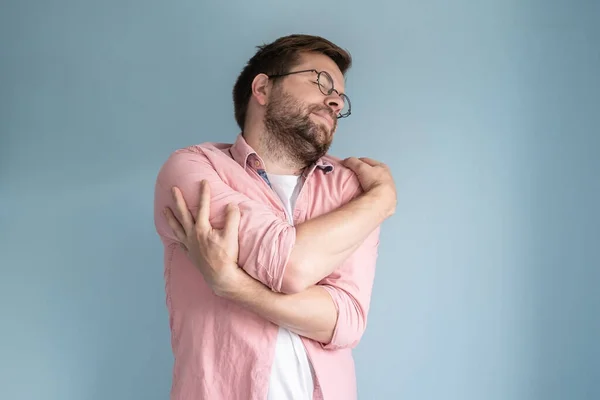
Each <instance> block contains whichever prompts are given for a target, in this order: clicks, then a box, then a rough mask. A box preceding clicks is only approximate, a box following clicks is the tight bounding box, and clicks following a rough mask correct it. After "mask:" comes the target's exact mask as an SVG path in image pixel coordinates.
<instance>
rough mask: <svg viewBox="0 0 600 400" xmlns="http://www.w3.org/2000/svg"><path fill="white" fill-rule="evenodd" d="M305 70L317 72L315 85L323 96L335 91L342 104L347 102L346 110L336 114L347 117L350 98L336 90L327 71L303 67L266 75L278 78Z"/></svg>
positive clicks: (350, 104)
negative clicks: (326, 84)
mask: <svg viewBox="0 0 600 400" xmlns="http://www.w3.org/2000/svg"><path fill="white" fill-rule="evenodd" d="M305 72H314V73H316V74H317V82H316V83H317V86H318V87H319V91H320V92H321V93H323V94H324V95H325V96H331V93H333V92H335V93H336V94H337V95H338V96H339V97H340V98H341V99H342V101H343V102H344V104H348V111H346V112H345V113H344V114H338V115H337V117H338V119H339V118H347V117H349V116H350V114H351V112H352V103H350V98H349V97H348V96H346V94H344V93H340V92H338V91H337V89H335V87H334V86H333V78H332V77H331V75H329V73H328V72H326V71H317V70H316V69H303V70H301V71H292V72H286V73H283V74H273V75H267V76H268V77H269V78H280V77H284V76H288V75H294V74H301V73H305ZM322 78H323V79H325V81H326V82H329V83H330V84H331V88H330V89H326V88H327V86H325V85H323V84H322V83H321V82H322V81H321V79H322Z"/></svg>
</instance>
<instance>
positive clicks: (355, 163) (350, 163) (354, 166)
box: [343, 157, 365, 173]
mask: <svg viewBox="0 0 600 400" xmlns="http://www.w3.org/2000/svg"><path fill="white" fill-rule="evenodd" d="M343 164H344V166H346V167H348V168H350V169H351V170H352V171H354V172H357V173H358V172H359V170H360V169H361V168H363V167H364V164H365V163H364V162H363V161H362V160H360V159H359V158H356V157H348V158H346V159H345V160H344V161H343Z"/></svg>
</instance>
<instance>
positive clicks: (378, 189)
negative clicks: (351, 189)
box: [366, 185, 396, 221]
mask: <svg viewBox="0 0 600 400" xmlns="http://www.w3.org/2000/svg"><path fill="white" fill-rule="evenodd" d="M366 195H367V196H370V199H371V200H372V201H373V202H374V203H375V204H376V209H377V210H378V211H380V217H381V220H382V221H383V220H385V219H386V218H388V217H390V216H392V215H393V214H394V212H395V211H396V194H395V192H394V191H393V190H391V189H390V188H389V187H387V186H386V185H378V186H375V187H373V188H372V189H371V190H369V191H368V192H367V193H366Z"/></svg>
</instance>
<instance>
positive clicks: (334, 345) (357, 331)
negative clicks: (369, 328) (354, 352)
mask: <svg viewBox="0 0 600 400" xmlns="http://www.w3.org/2000/svg"><path fill="white" fill-rule="evenodd" d="M364 331H365V329H364V327H363V326H361V327H358V326H355V327H349V328H348V329H346V331H345V332H344V333H342V334H340V335H334V336H333V337H332V338H331V341H330V342H329V343H328V344H327V345H326V347H325V348H327V349H331V350H339V349H354V348H355V347H356V346H358V344H359V343H360V340H361V339H362V336H363V333H364Z"/></svg>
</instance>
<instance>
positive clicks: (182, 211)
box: [171, 186, 194, 235]
mask: <svg viewBox="0 0 600 400" xmlns="http://www.w3.org/2000/svg"><path fill="white" fill-rule="evenodd" d="M171 193H172V194H173V201H174V202H175V212H174V213H173V215H176V216H179V219H178V220H179V222H180V223H181V226H182V227H183V230H184V232H185V233H186V235H187V234H188V233H190V232H191V231H192V229H193V228H194V218H193V217H192V214H191V213H190V210H188V207H187V203H186V202H185V199H184V198H183V193H182V192H181V190H179V188H178V187H175V186H174V187H173V189H172V190H171Z"/></svg>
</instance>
